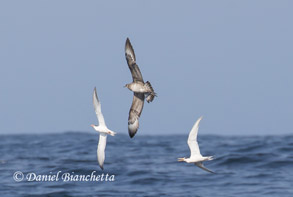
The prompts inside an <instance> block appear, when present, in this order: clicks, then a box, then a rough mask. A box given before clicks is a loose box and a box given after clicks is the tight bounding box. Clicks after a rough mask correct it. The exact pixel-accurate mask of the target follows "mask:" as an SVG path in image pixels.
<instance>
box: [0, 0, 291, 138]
mask: <svg viewBox="0 0 293 197" xmlns="http://www.w3.org/2000/svg"><path fill="white" fill-rule="evenodd" d="M292 8H293V2H292V1H289V0H288V1H285V0H281V1H277V0H276V1H268V0H263V1H255V0H253V1H248V0H246V1H233V0H231V1H218V0H215V1H170V0H167V1H162V0H160V1H157V0H154V1H72V0H68V1H59V0H58V1H37V0H36V1H10V0H7V1H0V66H1V69H0V134H4V133H5V134H7V133H48V132H64V131H84V132H94V130H93V129H92V128H91V127H90V124H92V123H95V124H97V120H96V116H95V113H94V109H93V105H92V92H93V89H94V87H95V86H96V87H97V91H98V96H99V98H100V101H101V103H102V111H103V113H104V117H105V120H106V123H107V125H108V127H109V128H110V129H112V130H114V131H117V132H118V133H125V134H127V133H128V130H127V119H128V111H129V108H130V105H131V102H132V97H133V94H132V92H130V91H129V90H128V89H126V88H123V86H124V85H125V84H126V83H129V82H131V81H132V78H131V74H130V71H129V69H128V66H127V64H126V60H125V57H124V44H125V40H126V38H127V37H129V38H130V40H131V42H132V45H133V47H134V50H135V53H136V59H137V63H138V65H139V67H140V70H141V71H142V74H143V77H144V80H149V81H150V82H151V83H152V85H153V87H154V89H155V91H156V92H157V94H158V97H156V98H155V100H154V101H153V103H151V104H148V103H145V106H144V110H143V112H142V115H141V118H140V129H139V131H138V135H143V134H168V133H182V134H186V135H187V134H188V132H189V131H190V129H191V127H192V126H193V124H194V122H195V121H196V120H197V118H198V117H200V116H201V115H203V120H202V122H201V125H200V126H201V128H200V134H233V135H246V134H257V135H262V134H284V133H293V124H292V123H293V104H292V101H293V91H292V90H293V77H292V75H293V54H292V52H293V36H292V35H293V22H292V19H293V12H292Z"/></svg>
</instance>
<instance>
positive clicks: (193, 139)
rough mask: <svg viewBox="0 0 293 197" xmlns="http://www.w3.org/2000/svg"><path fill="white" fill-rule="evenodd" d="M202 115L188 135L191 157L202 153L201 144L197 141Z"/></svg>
mask: <svg viewBox="0 0 293 197" xmlns="http://www.w3.org/2000/svg"><path fill="white" fill-rule="evenodd" d="M201 119H202V117H200V118H199V119H198V120H197V121H196V122H195V124H194V125H193V127H192V129H191V131H190V133H189V136H188V140H187V144H188V146H189V149H190V157H193V156H195V155H201V154H200V150H199V146H198V143H197V133H198V127H199V122H200V121H201Z"/></svg>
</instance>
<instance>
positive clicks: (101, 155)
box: [97, 133, 107, 170]
mask: <svg viewBox="0 0 293 197" xmlns="http://www.w3.org/2000/svg"><path fill="white" fill-rule="evenodd" d="M106 143H107V134H105V133H100V139H99V144H98V149H97V156H98V162H99V166H100V168H101V169H102V170H104V161H105V149H106Z"/></svg>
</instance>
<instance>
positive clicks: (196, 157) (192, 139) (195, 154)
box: [178, 117, 214, 173]
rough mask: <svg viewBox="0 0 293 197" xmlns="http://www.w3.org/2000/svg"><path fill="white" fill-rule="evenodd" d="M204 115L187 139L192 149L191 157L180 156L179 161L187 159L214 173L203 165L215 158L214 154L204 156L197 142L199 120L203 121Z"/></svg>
mask: <svg viewBox="0 0 293 197" xmlns="http://www.w3.org/2000/svg"><path fill="white" fill-rule="evenodd" d="M201 119H202V117H200V118H199V119H198V120H197V121H196V122H195V124H194V125H193V127H192V129H191V131H190V133H189V136H188V140H187V144H188V146H189V149H190V157H189V158H185V157H183V158H178V161H185V162H186V163H194V164H195V165H196V166H198V167H200V168H201V169H203V170H205V171H208V172H210V173H214V172H213V171H211V170H209V169H208V168H206V167H205V166H204V165H203V162H204V161H210V160H213V156H207V157H203V156H202V155H201V154H200V150H199V146H198V143H197V133H198V127H199V122H200V121H201Z"/></svg>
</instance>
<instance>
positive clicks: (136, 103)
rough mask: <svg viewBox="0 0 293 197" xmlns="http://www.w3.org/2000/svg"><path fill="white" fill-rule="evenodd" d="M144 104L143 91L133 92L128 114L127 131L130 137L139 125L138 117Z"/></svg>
mask: <svg viewBox="0 0 293 197" xmlns="http://www.w3.org/2000/svg"><path fill="white" fill-rule="evenodd" d="M143 105H144V93H134V94H133V100H132V105H131V108H130V110H129V116H128V133H129V136H130V137H131V138H133V136H134V135H135V134H136V132H137V130H138V127H139V121H138V119H139V117H140V114H141V112H142V109H143Z"/></svg>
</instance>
